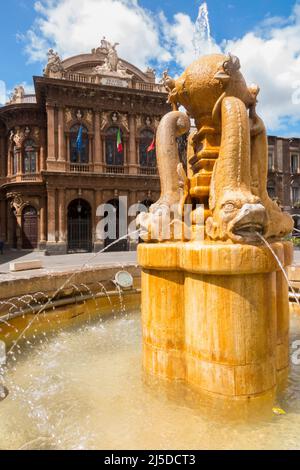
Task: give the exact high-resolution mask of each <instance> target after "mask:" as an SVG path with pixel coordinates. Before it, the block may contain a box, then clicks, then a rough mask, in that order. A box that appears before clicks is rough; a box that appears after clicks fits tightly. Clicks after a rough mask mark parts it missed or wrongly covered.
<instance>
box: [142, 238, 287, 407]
mask: <svg viewBox="0 0 300 470" xmlns="http://www.w3.org/2000/svg"><path fill="white" fill-rule="evenodd" d="M169 248H170V250H169ZM272 249H273V250H274V251H275V252H276V253H277V255H278V256H279V258H280V260H281V262H282V264H283V265H285V263H286V262H289V261H290V258H291V251H292V249H293V248H292V245H291V244H289V243H288V242H282V243H279V242H277V243H273V244H272ZM164 253H165V256H164ZM138 257H139V263H140V265H141V266H142V268H143V271H142V324H143V340H144V341H143V342H144V349H143V361H144V368H145V370H146V371H147V372H148V373H150V374H153V375H158V376H161V377H165V378H168V379H173V380H175V379H176V380H178V379H181V380H184V381H185V382H187V383H188V384H191V385H194V386H196V387H198V388H199V389H201V390H203V391H207V392H210V393H214V394H218V395H223V396H227V397H241V398H242V397H255V396H258V395H260V394H265V393H267V392H268V391H272V390H275V388H276V385H277V374H276V372H277V371H283V370H284V369H286V368H287V367H288V334H289V303H288V288H287V283H286V280H285V279H284V277H283V274H282V272H281V271H280V267H279V265H278V264H277V263H276V262H275V261H274V257H273V255H272V253H271V252H270V251H269V250H268V249H267V248H265V247H264V246H254V245H234V244H225V243H223V244H222V243H220V244H219V243H214V244H211V243H207V242H203V243H202V244H201V243H200V242H191V243H181V242H178V243H170V244H168V243H164V244H144V245H141V246H139V250H138ZM154 267H155V268H154Z"/></svg>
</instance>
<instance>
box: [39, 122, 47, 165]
mask: <svg viewBox="0 0 300 470" xmlns="http://www.w3.org/2000/svg"><path fill="white" fill-rule="evenodd" d="M39 168H40V171H45V170H46V130H45V129H41V147H40V164H39Z"/></svg>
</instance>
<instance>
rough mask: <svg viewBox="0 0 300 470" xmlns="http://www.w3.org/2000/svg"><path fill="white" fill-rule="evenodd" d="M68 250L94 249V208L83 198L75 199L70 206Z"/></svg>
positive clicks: (74, 251) (86, 250)
mask: <svg viewBox="0 0 300 470" xmlns="http://www.w3.org/2000/svg"><path fill="white" fill-rule="evenodd" d="M68 251H69V252H71V253H87V252H89V251H92V210H91V206H90V205H89V203H88V202H86V201H84V200H83V199H75V200H74V201H72V202H71V204H70V205H69V207H68Z"/></svg>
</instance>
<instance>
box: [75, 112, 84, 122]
mask: <svg viewBox="0 0 300 470" xmlns="http://www.w3.org/2000/svg"><path fill="white" fill-rule="evenodd" d="M76 119H78V121H81V120H82V119H83V113H82V111H81V109H78V110H77V112H76Z"/></svg>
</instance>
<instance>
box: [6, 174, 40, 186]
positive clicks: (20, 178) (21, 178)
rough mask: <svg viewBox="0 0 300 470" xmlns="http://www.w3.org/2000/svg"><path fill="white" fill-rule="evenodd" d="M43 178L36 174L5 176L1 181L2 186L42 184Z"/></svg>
mask: <svg viewBox="0 0 300 470" xmlns="http://www.w3.org/2000/svg"><path fill="white" fill-rule="evenodd" d="M42 182H43V178H42V176H41V175H40V174H39V173H36V174H23V175H12V176H7V177H6V178H5V179H3V181H2V184H13V183H42Z"/></svg>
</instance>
